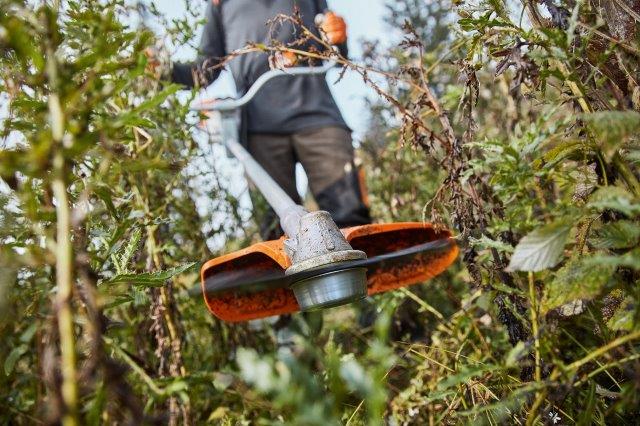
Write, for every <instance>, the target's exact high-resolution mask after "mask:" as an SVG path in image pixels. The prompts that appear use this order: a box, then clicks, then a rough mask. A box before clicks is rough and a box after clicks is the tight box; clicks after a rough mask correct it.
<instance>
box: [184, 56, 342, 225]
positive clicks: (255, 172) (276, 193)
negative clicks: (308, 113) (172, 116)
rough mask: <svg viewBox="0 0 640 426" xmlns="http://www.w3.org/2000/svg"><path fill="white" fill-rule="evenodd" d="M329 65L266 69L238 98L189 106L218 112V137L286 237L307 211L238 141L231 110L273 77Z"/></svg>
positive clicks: (319, 69) (317, 72) (314, 72)
mask: <svg viewBox="0 0 640 426" xmlns="http://www.w3.org/2000/svg"><path fill="white" fill-rule="evenodd" d="M333 66H335V63H334V62H328V63H326V64H324V65H323V66H320V67H294V68H288V69H284V70H281V69H274V70H270V71H268V72H266V73H264V74H262V75H261V76H260V77H259V78H258V79H257V80H256V82H255V83H254V84H253V85H252V86H251V87H250V88H249V90H248V91H247V93H245V94H244V96H242V97H241V98H239V99H232V100H224V101H219V102H216V103H215V104H213V105H195V106H192V107H191V109H192V110H195V111H207V110H214V111H219V112H220V114H222V117H221V118H222V120H221V123H222V139H223V141H224V144H225V145H226V147H227V149H229V151H231V153H232V154H233V156H234V157H236V158H237V159H238V161H240V163H242V165H243V166H244V169H245V171H246V173H247V175H248V176H249V179H251V181H252V182H253V183H254V185H255V186H256V187H258V190H259V191H260V192H261V193H262V195H264V198H265V199H266V200H267V202H268V203H269V205H270V206H271V207H272V208H273V210H275V212H276V214H277V215H278V217H279V218H280V226H281V227H282V229H283V231H284V232H285V234H287V235H288V236H290V237H291V236H293V235H295V234H296V233H297V231H298V227H299V224H300V219H301V217H302V216H303V215H304V214H305V213H307V211H306V210H305V209H304V208H303V207H302V206H299V205H297V204H296V203H295V202H294V201H293V200H292V199H291V197H289V196H288V195H287V193H286V192H284V190H283V189H282V188H280V186H279V185H278V184H277V183H276V182H275V181H274V180H273V178H272V177H271V176H269V174H268V173H267V172H266V171H265V170H264V169H263V168H262V167H261V166H260V164H258V162H257V161H256V160H254V159H253V157H252V156H251V154H249V152H247V150H246V149H245V148H244V147H243V146H242V145H241V144H240V143H239V141H238V122H237V119H236V115H235V112H236V111H237V110H238V109H239V108H240V107H242V106H243V105H246V104H247V103H248V102H249V101H250V100H251V99H253V97H254V96H255V95H256V93H257V92H258V91H259V90H260V89H261V88H262V86H264V85H265V84H266V83H267V82H268V81H269V80H271V79H273V78H277V77H285V76H291V75H320V74H324V73H326V72H327V71H328V70H329V69H331V68H332V67H333Z"/></svg>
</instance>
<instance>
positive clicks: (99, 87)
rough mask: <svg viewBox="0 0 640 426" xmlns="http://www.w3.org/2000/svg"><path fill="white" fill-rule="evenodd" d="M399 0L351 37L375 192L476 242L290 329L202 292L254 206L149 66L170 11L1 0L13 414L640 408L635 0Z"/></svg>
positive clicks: (1, 260)
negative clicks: (213, 307) (242, 317)
mask: <svg viewBox="0 0 640 426" xmlns="http://www.w3.org/2000/svg"><path fill="white" fill-rule="evenodd" d="M187 3H188V2H187ZM34 5H36V6H34ZM388 10H389V13H388V19H389V22H388V23H389V26H390V27H391V28H393V29H395V30H396V32H392V33H390V34H391V35H390V37H395V38H397V40H395V41H397V43H396V45H397V47H393V48H390V49H389V48H386V47H384V48H383V47H380V46H376V45H375V44H367V49H366V52H367V53H366V55H365V58H363V61H361V62H355V63H354V62H349V61H348V60H346V59H345V58H341V59H340V60H339V62H341V63H342V64H343V65H344V66H346V67H350V68H352V69H353V70H354V71H355V72H358V73H360V74H361V75H362V76H363V77H364V78H365V80H366V81H367V82H368V83H369V84H371V85H372V86H373V87H374V88H375V89H376V91H377V92H378V93H379V94H380V99H379V101H376V102H372V103H371V106H370V112H371V126H370V131H369V133H368V134H367V136H366V137H365V138H364V140H363V141H362V143H361V146H360V155H361V158H362V160H363V163H364V165H365V167H366V170H367V172H368V186H369V191H370V198H371V203H372V210H373V213H374V216H375V217H377V218H378V219H379V220H380V221H400V220H420V219H421V218H424V219H425V220H428V221H433V222H435V223H438V224H443V225H444V226H447V227H450V228H451V229H453V230H454V232H455V233H456V235H457V236H458V239H459V244H460V246H461V249H462V250H461V256H460V259H459V262H458V263H457V265H456V266H455V267H452V268H451V269H450V270H449V271H447V272H446V273H444V274H443V275H441V276H439V277H437V278H436V279H434V280H432V281H430V282H429V283H426V284H423V285H419V286H414V287H410V288H407V289H403V290H400V291H396V292H393V293H386V294H383V295H380V296H377V297H374V298H372V300H370V301H367V302H366V303H363V304H361V305H359V306H350V307H344V308H339V309H335V310H331V311H327V312H325V313H320V314H318V313H316V314H312V315H300V314H297V315H293V316H292V319H291V322H290V324H288V325H287V326H286V327H284V328H283V327H281V326H280V325H281V324H275V323H274V321H270V322H262V323H259V324H235V325H232V324H225V323H221V322H220V321H218V320H216V319H215V318H214V317H213V316H211V315H210V314H209V313H208V312H207V310H206V308H205V306H204V304H203V302H202V300H201V299H199V298H192V297H190V296H189V295H188V293H187V291H188V289H190V288H191V287H193V286H194V285H195V284H196V283H197V282H198V276H197V269H198V262H201V261H204V260H207V259H209V258H210V257H212V256H214V255H217V254H219V253H210V252H209V250H208V249H207V246H206V241H207V240H216V241H220V240H223V239H226V241H227V245H226V247H225V248H224V250H223V251H229V250H233V249H236V248H238V247H241V246H244V245H245V244H247V243H249V242H251V241H254V240H255V239H256V238H257V237H256V227H255V224H254V223H252V222H251V221H247V220H244V219H243V218H245V217H246V214H245V212H242V211H240V210H241V208H240V204H239V203H238V202H237V200H235V199H234V198H233V197H232V196H230V194H229V193H228V192H227V191H226V189H225V187H224V184H223V183H221V182H220V180H219V179H218V175H217V173H216V171H215V169H214V168H213V167H210V164H209V163H208V161H209V160H210V159H209V158H208V157H207V155H208V153H204V152H203V151H202V149H201V148H199V147H198V144H197V143H196V141H195V140H194V138H193V133H194V129H193V128H192V127H193V126H192V125H191V124H188V123H193V122H195V121H197V120H195V117H192V116H190V114H189V113H188V107H187V102H185V100H184V99H182V100H180V99H178V98H177V97H176V92H177V90H178V87H176V86H173V85H167V84H160V83H158V82H157V81H155V80H154V79H153V78H152V77H151V76H149V75H148V74H147V73H146V72H145V67H146V62H147V60H146V57H145V55H144V50H145V49H146V48H147V47H149V46H150V45H152V44H153V43H154V35H153V34H152V33H151V32H150V31H149V30H147V29H146V27H145V26H144V23H145V21H146V19H147V18H148V17H149V16H154V17H156V18H157V12H156V11H155V9H154V8H153V7H152V8H148V9H144V10H143V9H141V8H140V7H138V8H131V7H128V6H126V5H125V2H123V1H121V0H102V1H97V0H83V1H70V0H69V1H64V2H59V1H51V2H46V3H44V2H42V3H41V2H29V3H27V2H25V1H19V0H0V11H2V12H0V103H1V104H3V105H8V113H7V114H8V116H7V118H5V119H4V120H3V121H2V124H1V127H0V132H1V134H0V137H1V138H2V139H0V177H1V178H2V182H3V183H2V191H1V192H0V241H1V246H0V422H2V423H3V424H4V423H10V424H33V423H39V422H43V423H63V424H65V425H74V424H98V423H106V424H112V423H127V422H131V423H135V424H140V423H154V422H158V423H163V424H164V423H170V424H191V423H195V424H201V423H206V422H210V423H212V424H256V423H257V424H271V423H286V424H323V425H324V424H351V425H355V424H383V423H388V424H419V425H422V424H440V423H445V424H457V423H473V424H476V423H486V424H503V423H506V424H510V423H516V424H544V423H547V424H554V423H556V421H559V422H561V423H562V424H572V423H580V424H591V423H597V424H605V423H614V424H635V423H637V418H638V416H640V411H639V408H638V407H640V384H639V382H638V377H640V305H639V301H640V286H639V277H640V248H638V247H639V245H638V243H639V241H640V183H639V181H638V178H639V172H640V167H639V165H640V137H639V135H640V112H639V111H640V47H639V46H640V43H639V40H640V29H639V28H640V26H639V22H640V8H639V6H638V2H637V1H635V2H634V1H631V0H604V1H602V2H591V3H589V2H582V1H577V2H574V1H562V2H557V3H556V2H553V1H551V0H544V1H542V2H540V3H536V2H529V1H523V2H516V3H513V2H506V1H496V0H487V1H485V0H480V1H478V2H455V3H453V4H447V3H438V4H425V3H424V2H422V1H419V0H412V1H408V2H390V3H389V7H388ZM197 13H198V11H197V10H194V11H191V10H190V9H189V8H186V9H185V14H197ZM165 24H166V26H167V28H168V33H167V38H168V39H171V40H173V41H174V42H176V43H184V42H187V41H189V40H192V39H193V36H194V32H193V31H194V29H193V28H191V26H190V25H189V24H188V20H187V19H186V18H185V19H177V20H174V21H171V22H166V23H165ZM392 41H394V40H385V42H387V43H391V42H392ZM253 48H254V49H256V48H259V49H266V50H272V51H274V50H283V49H287V48H289V47H287V46H271V47H269V46H254V47H253ZM205 181H206V182H207V188H210V187H212V188H214V190H210V189H207V191H208V192H206V194H205V193H203V194H198V193H197V190H198V188H199V185H200V184H202V182H205ZM205 196H206V197H207V198H208V199H210V200H211V203H212V205H211V206H209V209H210V211H216V212H218V214H224V215H225V216H226V217H227V218H228V219H227V220H225V221H223V223H222V224H221V225H212V223H211V222H210V221H209V220H207V219H206V218H205V219H203V218H202V217H200V216H199V215H198V214H197V208H196V200H197V199H199V198H203V197H205ZM277 334H278V335H279V337H278V336H277ZM283 340H287V341H289V343H290V345H288V346H287V348H283V347H280V348H279V347H278V344H277V342H278V341H280V342H282V341H283Z"/></svg>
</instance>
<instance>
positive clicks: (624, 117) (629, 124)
mask: <svg viewBox="0 0 640 426" xmlns="http://www.w3.org/2000/svg"><path fill="white" fill-rule="evenodd" d="M582 120H583V121H584V122H585V123H587V125H588V126H589V128H590V129H591V130H592V131H593V133H594V135H595V136H596V138H597V142H598V144H599V145H600V149H601V150H602V152H603V154H604V155H605V158H607V159H610V158H611V157H612V156H613V154H615V153H616V151H617V150H618V148H619V147H620V146H621V145H622V144H623V143H624V141H625V139H626V138H628V137H631V136H637V134H638V132H640V113H638V112H636V111H598V112H594V113H591V114H583V115H582Z"/></svg>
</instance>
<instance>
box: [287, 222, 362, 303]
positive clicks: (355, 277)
mask: <svg viewBox="0 0 640 426" xmlns="http://www.w3.org/2000/svg"><path fill="white" fill-rule="evenodd" d="M297 228H298V231H297V232H296V233H295V235H294V236H293V237H292V238H289V239H287V240H285V242H284V248H285V252H286V253H287V255H288V256H289V259H291V266H290V267H289V268H287V270H286V271H285V274H286V275H293V274H297V273H299V272H303V271H309V272H311V271H313V270H314V269H318V268H320V267H326V266H328V265H338V264H345V263H348V262H350V261H355V260H362V259H366V258H367V255H366V254H365V253H364V252H363V251H360V250H354V249H353V248H352V247H351V245H349V243H348V242H347V240H346V239H345V237H344V235H343V234H342V232H340V229H338V227H337V226H336V224H335V222H334V221H333V219H332V218H331V215H330V214H329V213H327V212H325V211H316V212H312V213H306V214H304V215H303V216H301V217H300V221H299V223H298V224H297ZM323 269H325V272H322V273H319V275H318V276H312V277H308V278H305V279H302V280H299V281H295V282H294V283H293V284H292V285H291V289H292V290H293V294H294V295H295V297H296V300H297V301H298V304H299V305H300V309H301V310H303V311H306V310H313V309H322V308H328V307H333V306H339V305H344V304H347V303H351V302H354V301H356V300H360V299H362V298H364V297H365V296H366V295H367V275H366V270H365V268H351V269H343V270H339V271H332V272H326V268H323Z"/></svg>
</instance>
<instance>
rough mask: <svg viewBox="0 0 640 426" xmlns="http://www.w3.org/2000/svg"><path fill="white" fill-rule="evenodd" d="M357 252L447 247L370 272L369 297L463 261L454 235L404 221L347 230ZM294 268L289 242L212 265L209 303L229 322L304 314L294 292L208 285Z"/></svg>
mask: <svg viewBox="0 0 640 426" xmlns="http://www.w3.org/2000/svg"><path fill="white" fill-rule="evenodd" d="M341 231H342V233H343V235H344V236H345V238H346V240H347V242H348V243H349V244H350V245H351V246H352V247H353V249H354V250H362V251H364V252H365V253H366V255H367V257H368V258H375V257H376V256H380V255H384V254H388V253H392V252H394V251H398V250H402V249H407V248H410V247H413V246H418V245H420V244H424V243H428V242H442V244H438V245H437V246H435V248H434V249H433V250H427V251H424V252H420V253H417V254H416V255H414V256H411V257H410V258H408V259H407V258H404V259H403V260H401V261H398V262H382V263H380V264H379V265H374V266H373V267H372V268H370V269H369V270H368V271H367V293H368V295H373V294H377V293H382V292H385V291H390V290H394V289H397V288H400V287H406V286H409V285H412V284H417V283H422V282H425V281H427V280H429V279H431V278H433V277H435V276H436V275H438V274H440V273H442V272H443V271H445V270H446V269H447V268H448V267H449V266H450V265H451V264H452V263H453V261H454V260H455V259H456V257H457V256H458V246H457V245H456V243H455V241H454V239H453V238H452V236H451V233H450V232H449V231H447V230H441V229H437V228H436V227H434V226H432V225H431V224H429V223H422V222H403V223H388V224H371V225H362V226H354V227H350V228H344V229H342V230H341ZM289 266H291V264H290V261H289V258H288V257H287V255H286V253H285V251H284V238H281V239H279V240H273V241H265V242H261V243H257V244H254V245H252V246H250V247H247V248H245V249H242V250H239V251H236V252H233V253H229V254H226V255H223V256H220V257H217V258H215V259H212V260H210V261H208V262H206V263H205V264H204V265H203V266H202V269H201V283H202V291H203V294H204V299H205V302H206V304H207V307H208V308H209V311H211V313H212V314H214V315H215V316H216V317H218V318H220V319H222V320H224V321H229V322H239V321H249V320H254V319H259V318H265V317H269V316H273V315H281V314H287V313H292V312H297V311H299V310H300V306H299V305H298V302H297V301H296V298H295V296H294V293H293V291H292V290H291V289H290V288H288V287H286V286H285V287H267V288H262V289H255V288H253V289H251V290H247V291H242V290H238V289H235V290H233V291H228V292H222V293H220V292H216V293H211V292H209V291H208V290H207V285H206V283H207V281H208V280H212V279H214V280H215V277H216V275H218V274H221V275H222V274H224V275H225V276H226V277H229V275H230V274H237V277H238V279H242V280H244V281H247V280H249V281H250V280H251V279H255V280H256V281H259V280H260V279H261V278H262V277H265V276H278V275H279V274H280V275H282V276H284V271H285V270H286V269H287V268H288V267H289Z"/></svg>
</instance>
